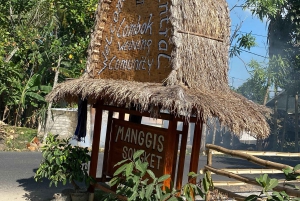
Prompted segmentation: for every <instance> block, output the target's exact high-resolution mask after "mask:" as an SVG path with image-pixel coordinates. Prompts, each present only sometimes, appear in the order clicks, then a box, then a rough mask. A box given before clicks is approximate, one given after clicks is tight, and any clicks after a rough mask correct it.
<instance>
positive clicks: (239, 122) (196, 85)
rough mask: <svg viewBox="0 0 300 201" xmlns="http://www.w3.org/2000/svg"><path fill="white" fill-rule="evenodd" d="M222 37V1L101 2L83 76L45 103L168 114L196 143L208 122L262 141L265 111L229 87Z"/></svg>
mask: <svg viewBox="0 0 300 201" xmlns="http://www.w3.org/2000/svg"><path fill="white" fill-rule="evenodd" d="M229 36H230V18H229V9H228V5H227V3H226V0H205V1H204V0H158V1H151V3H149V1H146V0H100V1H99V4H98V9H97V12H96V21H95V26H94V30H93V33H92V35H91V43H90V45H89V48H88V61H87V67H86V72H85V74H84V75H83V76H82V77H81V78H79V79H75V80H70V81H66V82H64V83H61V84H59V85H57V86H56V87H55V88H54V89H53V91H52V92H51V93H50V94H49V95H48V96H47V100H48V101H59V100H61V99H64V100H66V101H68V102H72V101H73V102H77V100H78V98H79V97H80V98H81V99H87V100H88V102H89V103H91V104H95V105H97V103H98V104H99V103H101V105H110V106H115V107H119V108H130V107H131V108H132V106H136V107H137V110H138V111H139V112H140V113H141V114H145V113H149V114H150V115H151V116H152V117H161V116H162V114H161V112H160V111H162V110H167V111H169V112H170V115H173V117H174V118H173V119H176V118H181V120H182V121H187V122H188V121H193V122H195V123H196V125H197V126H198V127H199V129H200V130H199V129H198V130H197V128H196V129H195V137H194V138H195V139H196V138H197V139H198V138H199V137H197V132H198V135H200V138H199V140H200V139H201V127H202V124H203V123H206V122H207V120H208V119H212V118H217V119H218V121H219V122H220V123H221V125H223V126H226V127H227V128H228V129H229V130H231V131H232V132H233V133H235V134H236V135H239V134H240V133H242V131H246V132H249V133H252V134H253V135H255V137H260V138H265V137H267V136H268V134H269V126H268V124H267V122H266V120H265V113H268V112H269V111H268V110H267V109H266V108H265V107H263V106H260V105H257V104H255V103H254V102H252V101H249V100H247V99H246V98H244V97H243V96H241V95H239V94H237V93H235V92H233V91H231V90H230V88H229V86H228V68H229V67H228V50H229ZM122 111H123V112H124V110H122ZM135 114H136V113H135ZM96 118H97V114H96ZM96 126H97V125H95V128H96ZM175 130H176V128H175ZM95 133H96V132H95ZM171 134H172V133H170V135H171ZM174 135H175V134H174ZM195 139H194V141H195ZM196 144H199V141H198V142H196V143H195V145H196ZM93 146H94V145H93ZM94 148H96V149H97V146H96V145H95V147H93V149H94ZM173 148H174V147H173ZM195 150H196V151H195V157H194V159H195V160H197V162H198V159H197V157H199V154H198V156H196V155H197V153H199V151H197V148H195ZM192 158H193V157H192ZM194 163H195V162H194ZM191 166H193V168H194V169H195V168H196V169H197V165H191ZM195 171H197V170H195Z"/></svg>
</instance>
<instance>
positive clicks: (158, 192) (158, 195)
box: [155, 185, 161, 200]
mask: <svg viewBox="0 0 300 201" xmlns="http://www.w3.org/2000/svg"><path fill="white" fill-rule="evenodd" d="M155 190H156V196H157V198H158V200H160V198H161V188H160V187H159V186H158V185H156V186H155Z"/></svg>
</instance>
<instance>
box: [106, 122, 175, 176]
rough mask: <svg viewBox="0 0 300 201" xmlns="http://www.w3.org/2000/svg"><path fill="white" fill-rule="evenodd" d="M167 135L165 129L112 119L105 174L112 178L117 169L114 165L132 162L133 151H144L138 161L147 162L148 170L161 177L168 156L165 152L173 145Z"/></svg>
mask: <svg viewBox="0 0 300 201" xmlns="http://www.w3.org/2000/svg"><path fill="white" fill-rule="evenodd" d="M167 134H168V133H167V129H165V128H158V127H153V126H147V125H141V124H136V123H132V122H127V121H122V120H118V119H114V120H113V123H112V132H111V140H110V145H109V146H110V152H109V167H108V169H107V174H108V175H109V176H112V175H113V172H114V171H115V170H116V169H117V168H118V167H114V165H115V164H116V163H118V162H120V161H122V160H124V159H131V160H132V157H133V154H134V152H135V151H137V150H144V151H145V152H144V153H143V154H142V155H141V156H140V159H141V160H142V161H148V164H149V167H148V168H149V169H151V170H152V171H153V172H154V173H155V174H156V176H157V177H160V176H162V175H163V174H164V173H165V172H164V170H165V169H164V164H165V161H166V159H165V158H166V157H167V155H170V152H167V150H168V146H169V145H170V144H174V143H173V138H170V137H169V136H168V135H167ZM173 148H174V147H173ZM173 152H174V149H172V152H171V155H173ZM170 173H171V172H170ZM170 173H169V174H170Z"/></svg>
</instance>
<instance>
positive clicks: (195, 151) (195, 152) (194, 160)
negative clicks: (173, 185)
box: [189, 120, 203, 184]
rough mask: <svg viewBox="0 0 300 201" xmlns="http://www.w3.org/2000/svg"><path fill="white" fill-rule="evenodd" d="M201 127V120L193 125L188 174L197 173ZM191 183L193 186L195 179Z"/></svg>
mask: <svg viewBox="0 0 300 201" xmlns="http://www.w3.org/2000/svg"><path fill="white" fill-rule="evenodd" d="M202 127H203V122H202V120H199V121H197V122H196V124H195V131H194V139H193V147H192V153H191V161H190V172H197V171H198V161H199V156H200V146H201V135H202ZM189 179H190V178H189ZM191 182H192V183H194V184H195V183H196V178H194V179H192V180H191Z"/></svg>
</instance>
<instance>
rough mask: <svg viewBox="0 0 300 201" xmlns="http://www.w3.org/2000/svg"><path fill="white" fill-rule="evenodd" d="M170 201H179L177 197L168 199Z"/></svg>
mask: <svg viewBox="0 0 300 201" xmlns="http://www.w3.org/2000/svg"><path fill="white" fill-rule="evenodd" d="M168 201H178V199H177V198H176V197H174V196H172V197H170V198H169V199H168Z"/></svg>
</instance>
